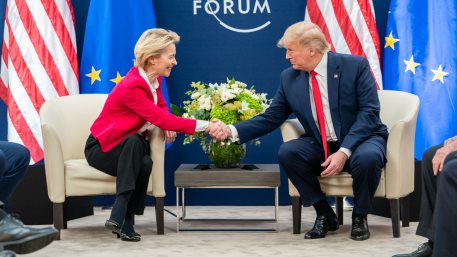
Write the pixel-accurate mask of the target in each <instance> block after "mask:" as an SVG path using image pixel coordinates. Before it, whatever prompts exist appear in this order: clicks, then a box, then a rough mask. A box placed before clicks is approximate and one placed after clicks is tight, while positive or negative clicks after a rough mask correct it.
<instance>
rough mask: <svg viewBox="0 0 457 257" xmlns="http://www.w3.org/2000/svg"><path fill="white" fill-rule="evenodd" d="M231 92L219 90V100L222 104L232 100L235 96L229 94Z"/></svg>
mask: <svg viewBox="0 0 457 257" xmlns="http://www.w3.org/2000/svg"><path fill="white" fill-rule="evenodd" d="M230 91H232V90H228V89H221V90H220V93H221V100H222V102H224V103H225V102H227V101H228V100H231V99H233V98H235V97H236V95H235V94H233V93H232V92H230Z"/></svg>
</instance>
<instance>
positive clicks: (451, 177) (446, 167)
mask: <svg viewBox="0 0 457 257" xmlns="http://www.w3.org/2000/svg"><path fill="white" fill-rule="evenodd" d="M456 185H457V136H455V137H453V138H450V139H448V140H446V141H445V142H444V144H440V145H437V146H434V147H431V148H430V149H428V150H427V151H426V152H425V153H424V155H423V157H422V187H423V189H422V197H421V210H420V217H419V225H418V226H417V231H416V234H417V235H419V236H423V237H425V238H427V239H428V242H425V243H423V244H421V245H419V247H418V248H417V250H415V251H414V252H412V253H407V254H398V255H394V256H393V257H430V256H434V257H452V256H456V254H457V244H456V242H457V234H456V232H455V231H457V224H456V223H455V222H454V220H455V217H457V204H456V202H455V199H456V198H457V186H456Z"/></svg>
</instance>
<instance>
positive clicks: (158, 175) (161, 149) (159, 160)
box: [148, 126, 165, 197]
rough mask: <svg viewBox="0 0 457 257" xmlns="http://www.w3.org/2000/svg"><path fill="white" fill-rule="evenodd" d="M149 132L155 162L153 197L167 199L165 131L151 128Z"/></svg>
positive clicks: (153, 166)
mask: <svg viewBox="0 0 457 257" xmlns="http://www.w3.org/2000/svg"><path fill="white" fill-rule="evenodd" d="M148 130H149V145H150V147H151V159H152V162H153V164H152V171H151V185H152V196H154V197H165V179H164V170H165V168H164V166H165V165H164V162H165V141H164V137H163V131H162V129H160V128H159V127H156V126H151V127H150V128H149V129H148Z"/></svg>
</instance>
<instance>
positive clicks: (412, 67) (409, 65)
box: [403, 55, 421, 74]
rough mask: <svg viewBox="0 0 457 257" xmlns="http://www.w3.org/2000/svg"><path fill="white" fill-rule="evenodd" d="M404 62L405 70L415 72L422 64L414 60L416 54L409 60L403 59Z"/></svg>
mask: <svg viewBox="0 0 457 257" xmlns="http://www.w3.org/2000/svg"><path fill="white" fill-rule="evenodd" d="M403 62H404V63H405V64H406V68H405V72H407V71H409V70H410V71H411V72H412V73H413V74H416V67H417V66H419V65H421V64H420V63H418V62H414V55H411V58H409V61H407V60H403Z"/></svg>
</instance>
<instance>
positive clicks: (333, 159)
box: [321, 151, 348, 177]
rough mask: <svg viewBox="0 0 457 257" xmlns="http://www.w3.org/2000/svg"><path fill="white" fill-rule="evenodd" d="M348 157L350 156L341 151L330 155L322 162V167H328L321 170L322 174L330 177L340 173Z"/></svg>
mask: <svg viewBox="0 0 457 257" xmlns="http://www.w3.org/2000/svg"><path fill="white" fill-rule="evenodd" d="M347 159H348V156H347V155H346V154H345V153H343V152H341V151H337V152H335V153H334V154H332V155H330V156H329V157H328V158H327V160H325V162H324V163H322V164H321V166H322V167H326V168H325V170H324V171H322V172H321V176H322V177H328V176H335V175H338V174H339V173H340V172H341V171H342V170H343V167H344V164H345V163H346V161H347Z"/></svg>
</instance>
